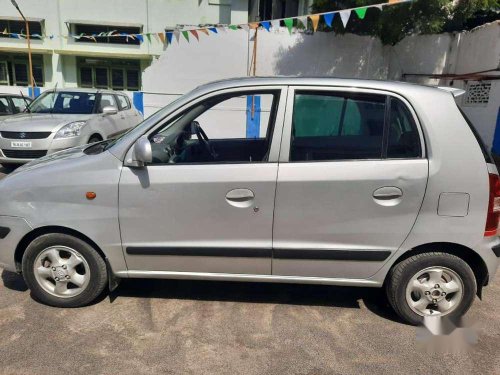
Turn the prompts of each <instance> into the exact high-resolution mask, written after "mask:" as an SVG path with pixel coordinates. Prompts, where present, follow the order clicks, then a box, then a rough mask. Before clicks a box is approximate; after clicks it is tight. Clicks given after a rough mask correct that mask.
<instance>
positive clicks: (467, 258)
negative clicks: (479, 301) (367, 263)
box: [384, 242, 489, 298]
mask: <svg viewBox="0 0 500 375" xmlns="http://www.w3.org/2000/svg"><path fill="white" fill-rule="evenodd" d="M433 251H438V252H442V253H447V254H451V255H455V256H457V257H459V258H460V259H462V260H463V261H464V262H466V263H467V264H468V265H469V266H470V268H471V269H472V271H473V272H474V276H475V277H476V282H477V294H478V296H479V297H480V298H481V291H482V287H483V286H486V285H487V284H488V278H489V277H488V268H487V267H486V263H485V262H484V261H483V259H482V258H481V256H480V255H479V254H478V253H477V252H476V251H474V250H472V249H471V248H469V247H467V246H464V245H461V244H457V243H452V242H431V243H427V244H422V245H418V246H416V247H414V248H413V249H411V250H408V251H406V252H405V253H403V254H401V255H400V256H399V257H398V258H397V259H396V260H395V261H394V262H393V263H392V265H391V269H392V268H394V267H395V266H396V265H397V264H398V263H400V262H402V261H403V260H405V259H407V258H409V257H411V256H414V255H417V254H421V253H428V252H433ZM389 274H390V272H388V273H387V276H386V280H385V281H384V283H386V282H387V278H388V275H389Z"/></svg>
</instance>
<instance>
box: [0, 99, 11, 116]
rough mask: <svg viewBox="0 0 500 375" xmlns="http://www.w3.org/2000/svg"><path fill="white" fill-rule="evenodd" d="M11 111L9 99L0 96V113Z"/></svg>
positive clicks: (9, 112) (6, 113)
mask: <svg viewBox="0 0 500 375" xmlns="http://www.w3.org/2000/svg"><path fill="white" fill-rule="evenodd" d="M11 113H12V111H11V110H10V105H9V100H8V99H7V98H5V97H3V98H2V97H0V115H10V114H11Z"/></svg>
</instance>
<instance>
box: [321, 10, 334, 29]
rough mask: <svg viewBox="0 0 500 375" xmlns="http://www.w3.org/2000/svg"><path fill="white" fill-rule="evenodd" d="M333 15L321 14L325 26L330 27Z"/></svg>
mask: <svg viewBox="0 0 500 375" xmlns="http://www.w3.org/2000/svg"><path fill="white" fill-rule="evenodd" d="M334 15H335V13H327V14H323V19H324V20H325V23H326V26H328V27H332V22H333V16H334Z"/></svg>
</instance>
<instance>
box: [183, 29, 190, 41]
mask: <svg viewBox="0 0 500 375" xmlns="http://www.w3.org/2000/svg"><path fill="white" fill-rule="evenodd" d="M182 35H184V38H186V40H187V41H188V42H189V33H188V32H187V31H183V32H182Z"/></svg>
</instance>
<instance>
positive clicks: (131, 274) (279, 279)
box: [115, 271, 382, 288]
mask: <svg viewBox="0 0 500 375" xmlns="http://www.w3.org/2000/svg"><path fill="white" fill-rule="evenodd" d="M115 275H116V276H117V277H123V278H138V279H179V280H219V281H248V282H268V283H292V284H294V283H295V284H323V285H341V286H342V285H343V286H364V287H374V288H377V287H381V286H382V282H379V281H375V280H367V279H346V278H328V277H309V276H279V275H252V274H232V273H209V272H174V271H119V272H116V273H115Z"/></svg>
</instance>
